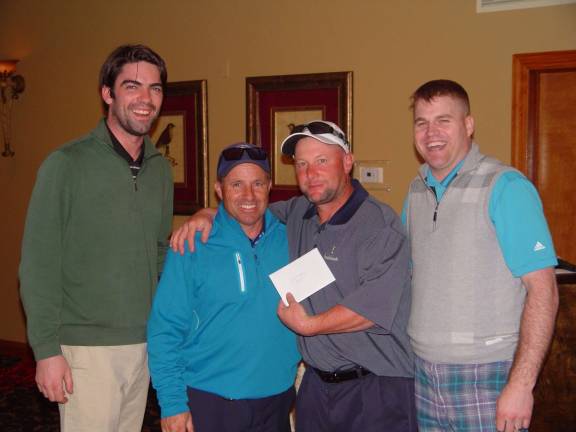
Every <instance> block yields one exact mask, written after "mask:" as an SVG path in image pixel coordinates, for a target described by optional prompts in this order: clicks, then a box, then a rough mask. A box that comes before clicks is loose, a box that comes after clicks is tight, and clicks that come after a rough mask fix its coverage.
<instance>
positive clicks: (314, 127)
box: [307, 122, 336, 134]
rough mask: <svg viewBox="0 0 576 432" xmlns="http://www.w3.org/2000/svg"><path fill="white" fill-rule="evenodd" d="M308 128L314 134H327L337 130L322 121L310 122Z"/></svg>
mask: <svg viewBox="0 0 576 432" xmlns="http://www.w3.org/2000/svg"><path fill="white" fill-rule="evenodd" d="M307 128H308V130H309V131H310V132H312V133H313V134H326V133H335V132H336V131H335V130H334V128H333V127H332V126H330V125H327V124H326V123H320V122H312V123H308V125H307Z"/></svg>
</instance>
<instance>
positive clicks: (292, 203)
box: [268, 197, 302, 224]
mask: <svg viewBox="0 0 576 432" xmlns="http://www.w3.org/2000/svg"><path fill="white" fill-rule="evenodd" d="M298 198H302V197H293V198H290V199H289V200H285V201H275V202H273V203H270V205H269V206H268V209H269V210H270V211H271V212H272V214H273V215H274V216H276V217H277V218H278V220H279V221H280V222H282V223H283V224H286V223H287V222H288V217H289V216H290V213H292V211H293V210H294V209H295V208H296V204H297V203H298Z"/></svg>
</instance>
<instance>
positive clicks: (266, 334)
mask: <svg viewBox="0 0 576 432" xmlns="http://www.w3.org/2000/svg"><path fill="white" fill-rule="evenodd" d="M265 227H266V229H265V232H264V234H263V236H262V237H261V238H260V239H259V240H258V242H257V243H256V244H255V246H254V247H253V246H252V245H251V242H250V239H249V238H248V237H247V236H246V235H245V234H244V232H243V231H242V229H241V227H240V225H239V224H238V222H237V221H236V220H235V219H233V218H231V217H230V216H229V215H228V214H227V212H226V211H225V210H224V207H223V206H222V205H220V207H219V209H218V214H217V216H216V219H215V220H214V226H213V229H212V232H211V235H210V238H209V240H208V242H207V243H206V244H203V243H202V242H200V241H199V240H198V241H196V251H195V252H194V253H190V252H189V251H188V250H187V249H186V250H187V251H186V253H185V254H184V255H179V254H178V253H174V252H173V251H170V252H169V253H168V256H167V259H166V264H165V267H164V271H163V273H162V278H161V280H160V284H159V286H158V292H157V294H156V297H155V299H154V304H153V307H152V313H151V316H150V320H149V322H148V352H149V366H150V372H151V375H152V383H153V385H154V388H155V389H156V390H157V392H158V400H159V402H160V407H161V410H162V417H169V416H173V415H176V414H179V413H182V412H186V411H187V410H188V406H187V395H186V387H187V386H189V387H192V388H195V389H199V390H203V391H207V392H211V393H215V394H217V395H220V396H222V397H224V398H228V399H255V398H262V397H268V396H272V395H276V394H279V393H282V392H283V391H286V390H287V389H288V388H290V386H292V385H293V383H294V378H295V375H296V368H297V364H298V362H299V360H300V354H299V353H298V350H297V347H296V337H295V335H294V334H293V333H292V332H291V331H290V330H288V329H287V328H286V327H285V326H284V325H283V324H282V323H281V321H280V320H279V318H278V316H277V314H276V308H277V306H278V302H279V301H280V296H279V295H278V293H277V291H276V289H275V288H274V286H273V285H272V282H271V281H270V278H269V277H268V275H269V274H270V273H272V272H274V271H276V270H278V269H279V268H281V267H283V266H284V265H286V264H287V263H288V243H287V238H286V227H285V226H284V225H282V224H281V223H280V222H279V221H278V220H277V219H276V218H275V217H274V216H273V215H272V214H271V213H270V212H269V211H266V214H265Z"/></svg>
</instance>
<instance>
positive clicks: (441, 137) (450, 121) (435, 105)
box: [414, 96, 474, 180]
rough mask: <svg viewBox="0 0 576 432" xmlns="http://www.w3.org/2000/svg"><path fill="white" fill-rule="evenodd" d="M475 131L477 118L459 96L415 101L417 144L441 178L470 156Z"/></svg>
mask: <svg viewBox="0 0 576 432" xmlns="http://www.w3.org/2000/svg"><path fill="white" fill-rule="evenodd" d="M473 133H474V119H473V118H472V117H471V116H470V115H469V114H468V113H467V109H466V107H465V105H464V103H463V102H462V101H460V100H459V99H456V98H454V97H452V96H437V97H435V98H433V99H431V100H430V101H429V102H428V101H426V100H423V99H419V100H417V101H416V102H415V103H414V145H415V146H416V150H418V153H420V156H422V158H424V160H425V161H426V163H428V165H429V166H430V171H431V172H432V174H433V175H434V177H436V179H437V180H442V179H444V177H446V176H447V175H448V174H449V173H450V171H451V170H452V169H453V168H454V167H455V166H456V165H458V163H459V162H460V161H461V160H462V159H464V158H465V157H466V155H467V154H468V151H469V150H470V147H471V145H472V134H473Z"/></svg>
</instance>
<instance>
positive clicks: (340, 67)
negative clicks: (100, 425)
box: [0, 0, 576, 341]
mask: <svg viewBox="0 0 576 432" xmlns="http://www.w3.org/2000/svg"><path fill="white" fill-rule="evenodd" d="M475 4H476V0H434V1H430V0H410V1H405V0H357V1H355V2H352V1H346V0H292V1H290V2H288V1H284V0H277V1H270V0H181V1H178V0H162V1H153V0H139V1H133V0H122V1H112V0H104V1H87V0H84V1H74V2H73V1H69V0H49V1H46V0H22V1H18V2H14V1H9V0H0V29H1V30H0V32H1V33H0V34H1V37H0V59H9V58H18V59H21V62H20V63H19V65H18V70H19V72H20V73H22V74H23V75H24V76H25V78H26V83H27V89H26V92H25V93H24V95H23V96H22V98H21V100H20V101H19V103H18V104H17V106H16V108H15V112H14V115H13V123H14V131H13V144H14V147H15V150H16V156H15V157H14V158H12V159H6V158H0V209H1V215H2V216H1V223H0V239H1V240H2V241H1V244H0V262H1V263H2V264H1V266H2V267H1V271H0V293H1V294H0V339H8V340H17V341H22V340H24V339H25V331H24V320H23V317H22V313H21V309H20V305H19V300H18V292H17V291H18V281H17V266H18V261H19V253H20V252H19V249H20V241H21V237H22V230H23V223H24V217H25V212H26V207H27V204H28V199H29V195H30V191H31V189H32V186H33V182H34V178H35V173H36V170H37V168H38V166H39V164H40V163H41V161H42V160H43V159H44V158H45V156H46V155H47V153H48V152H50V151H51V150H52V149H54V148H56V147H57V146H59V145H60V144H62V143H63V142H65V141H67V140H70V139H72V138H74V137H76V136H78V135H80V134H82V133H84V132H85V131H87V130H89V129H90V128H92V127H93V126H94V125H95V123H96V121H97V119H98V118H99V115H100V111H99V106H100V105H99V99H98V98H99V96H98V93H97V88H96V87H97V86H96V80H97V72H98V68H99V66H100V64H101V62H102V61H103V59H104V58H105V56H106V55H107V54H108V52H109V51H111V50H112V49H113V48H114V47H115V46H117V45H119V44H122V43H126V42H142V43H145V44H148V45H150V46H152V47H153V48H154V49H155V50H157V51H158V52H159V53H160V54H161V55H162V56H163V57H164V58H165V59H166V61H167V63H168V67H169V80H170V81H183V80H194V79H207V80H208V110H209V113H208V118H209V142H210V156H211V158H212V161H214V159H215V155H217V152H218V150H219V149H220V148H222V146H224V145H225V144H228V143H231V142H234V141H237V140H240V139H242V138H243V137H244V133H245V131H244V122H245V120H244V119H245V117H244V115H245V108H244V104H245V102H244V78H245V77H246V76H257V75H283V74H296V73H312V72H331V71H345V70H351V71H354V136H353V145H354V149H355V153H356V157H357V159H389V160H391V164H390V166H389V168H388V171H387V172H386V173H385V175H386V181H387V182H388V183H390V184H391V185H392V191H391V192H381V193H379V195H378V196H379V198H381V199H383V200H385V201H387V202H389V203H390V204H391V205H392V206H393V207H394V208H395V209H397V210H398V209H400V207H401V204H402V199H403V196H404V193H405V191H406V187H407V184H408V182H409V180H410V178H411V177H412V176H413V175H414V172H415V170H416V167H417V165H418V162H417V160H416V158H415V155H414V152H413V150H412V147H411V125H410V113H409V111H408V104H409V102H408V97H409V95H410V93H411V92H412V91H413V90H414V89H415V87H416V86H418V85H419V84H421V83H422V82H424V81H427V80H429V79H434V78H439V77H447V78H452V79H455V80H457V81H459V82H461V83H462V84H463V85H464V86H465V87H466V88H467V89H468V91H469V93H470V96H471V99H472V110H473V113H474V114H475V116H476V124H477V134H476V137H477V140H478V141H479V142H480V143H481V145H482V148H483V149H484V150H485V151H486V152H487V153H490V154H492V155H495V156H497V157H499V158H501V159H503V160H505V161H509V160H510V106H511V103H510V100H511V62H512V54H514V53H520V52H536V51H552V50H564V49H575V48H576V5H567V6H555V7H547V8H535V9H526V10H521V11H510V12H500V13H489V14H476V12H475ZM213 181H214V175H213V172H212V171H211V180H210V182H211V183H212V182H213Z"/></svg>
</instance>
